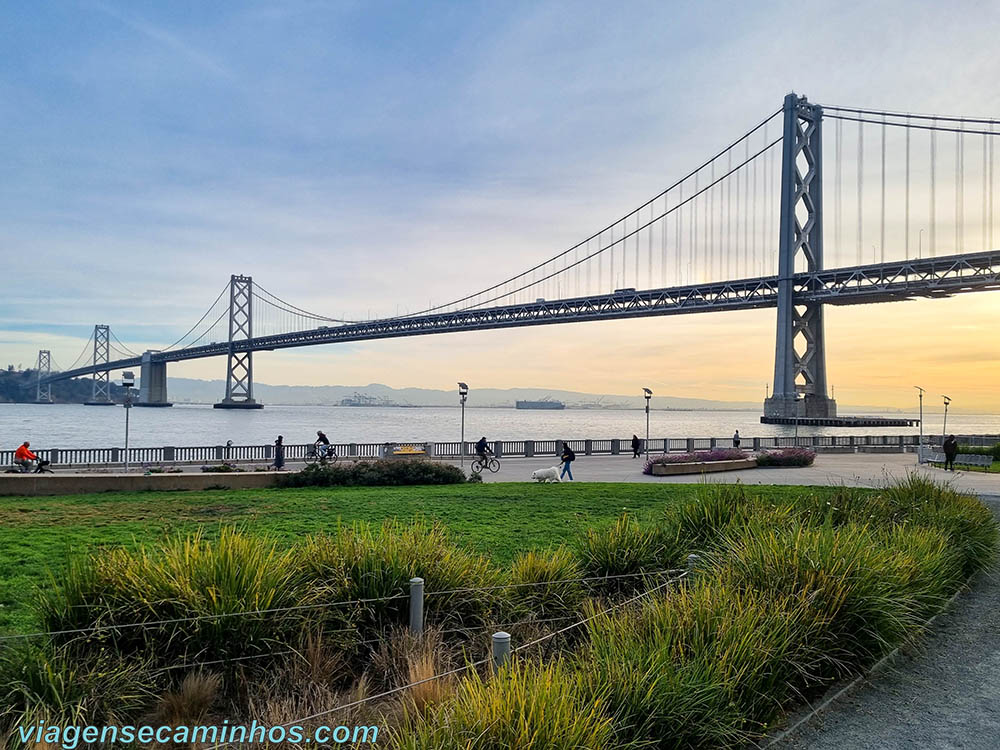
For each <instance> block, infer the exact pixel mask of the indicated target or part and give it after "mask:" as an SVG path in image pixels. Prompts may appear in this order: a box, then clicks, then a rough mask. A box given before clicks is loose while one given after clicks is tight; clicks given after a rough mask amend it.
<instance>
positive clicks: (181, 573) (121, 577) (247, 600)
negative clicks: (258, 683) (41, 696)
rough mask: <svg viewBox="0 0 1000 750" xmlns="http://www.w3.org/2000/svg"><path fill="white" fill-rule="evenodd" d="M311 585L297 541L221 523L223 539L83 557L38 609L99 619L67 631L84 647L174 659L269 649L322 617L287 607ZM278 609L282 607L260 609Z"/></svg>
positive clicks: (56, 625) (49, 614)
mask: <svg viewBox="0 0 1000 750" xmlns="http://www.w3.org/2000/svg"><path fill="white" fill-rule="evenodd" d="M304 595H305V590H304V588H303V586H302V584H301V581H300V580H299V578H298V576H297V575H296V571H295V568H294V566H293V565H292V553H291V552H290V551H283V550H279V549H278V548H277V546H276V544H275V543H274V542H273V541H268V540H266V539H261V538H259V537H257V536H252V535H249V534H246V533H244V532H242V531H239V530H236V529H232V528H223V529H222V531H221V533H220V534H219V538H218V539H215V540H209V539H207V538H206V537H205V536H204V535H203V534H202V533H201V532H197V533H195V534H192V535H190V536H188V537H180V538H174V539H168V540H166V541H164V542H163V543H162V544H161V545H159V546H157V547H155V548H149V547H141V548H139V549H136V550H128V549H124V548H116V549H110V550H97V551H95V552H92V553H90V554H89V555H87V556H84V557H81V558H77V559H75V560H73V561H71V563H70V564H69V566H68V567H67V568H66V569H65V571H64V572H63V574H62V575H61V576H60V577H58V578H56V577H53V580H52V585H51V587H50V589H49V590H48V591H46V592H44V593H43V594H41V596H40V599H39V614H40V615H41V620H42V623H43V624H44V626H45V629H46V630H73V629H78V628H94V627H97V628H101V630H98V631H96V632H92V633H89V634H88V636H87V638H85V639H81V638H79V637H76V636H74V635H73V634H69V635H67V636H59V638H60V639H62V640H66V641H69V640H72V641H73V643H74V648H77V649H80V650H82V651H84V652H87V653H90V652H96V651H100V650H102V649H105V648H107V649H113V650H115V651H117V652H118V653H122V654H144V653H148V654H149V655H150V658H152V659H154V660H155V661H157V662H159V663H162V662H168V663H176V662H179V661H182V660H185V659H188V658H192V660H197V659H202V660H206V659H221V658H228V657H232V656H244V655H248V654H258V653H265V652H267V651H269V650H271V649H272V647H273V644H274V642H275V641H276V640H278V641H283V642H284V641H287V640H289V639H294V638H295V637H297V634H298V633H299V632H300V631H301V629H302V627H303V625H304V623H306V622H313V621H315V620H316V619H322V618H323V613H322V612H316V611H310V610H306V611H299V610H289V609H288V608H292V607H297V605H300V604H301V603H302V600H303V596H304ZM275 609H278V610H282V611H279V612H271V613H264V612H261V610H275ZM136 623H140V624H141V625H140V626H135V624H136Z"/></svg>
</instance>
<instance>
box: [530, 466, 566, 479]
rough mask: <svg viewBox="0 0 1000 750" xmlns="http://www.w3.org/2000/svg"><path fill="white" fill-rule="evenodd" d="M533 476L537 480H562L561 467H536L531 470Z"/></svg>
mask: <svg viewBox="0 0 1000 750" xmlns="http://www.w3.org/2000/svg"><path fill="white" fill-rule="evenodd" d="M531 478H532V479H533V480H535V481H536V482H561V481H562V480H561V479H560V478H559V467H558V466H553V467H552V468H550V469H535V470H534V471H533V472H531Z"/></svg>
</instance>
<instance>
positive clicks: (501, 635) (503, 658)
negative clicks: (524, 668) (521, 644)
mask: <svg viewBox="0 0 1000 750" xmlns="http://www.w3.org/2000/svg"><path fill="white" fill-rule="evenodd" d="M508 661H510V633H505V632H504V631H502V630H501V631H500V632H498V633H494V634H493V667H494V668H495V669H500V667H502V666H503V665H504V664H506V663H507V662H508Z"/></svg>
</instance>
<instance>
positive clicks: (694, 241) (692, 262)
mask: <svg viewBox="0 0 1000 750" xmlns="http://www.w3.org/2000/svg"><path fill="white" fill-rule="evenodd" d="M694 195H696V196H697V195H698V173H697V172H695V173H694ZM699 202H700V201H699V199H698V198H695V199H694V200H693V201H691V250H690V251H689V252H688V284H694V283H695V280H694V279H695V276H694V272H695V268H696V267H697V263H698V260H697V258H698V203H699Z"/></svg>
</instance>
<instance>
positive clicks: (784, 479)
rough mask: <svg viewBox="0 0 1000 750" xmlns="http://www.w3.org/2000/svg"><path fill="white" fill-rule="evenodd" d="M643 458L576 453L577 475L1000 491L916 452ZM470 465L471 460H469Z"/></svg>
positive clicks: (511, 477)
mask: <svg viewBox="0 0 1000 750" xmlns="http://www.w3.org/2000/svg"><path fill="white" fill-rule="evenodd" d="M500 461H501V464H502V466H501V469H500V471H499V472H497V473H496V474H490V473H489V472H486V473H485V474H484V475H483V479H484V480H486V481H488V482H523V481H526V480H528V479H530V478H531V472H532V471H534V470H535V469H539V468H545V467H548V466H556V465H558V461H557V460H556V459H555V458H553V457H551V456H549V457H547V458H501V459H500ZM642 465H643V461H642V460H641V459H632V458H631V457H630V456H627V455H626V456H580V455H578V456H577V459H576V461H574V462H573V476H574V477H575V478H576V480H577V481H586V482H661V483H667V482H685V483H691V482H742V483H743V484H805V485H845V486H860V487H877V486H880V485H883V484H885V483H886V481H887V479H889V478H901V477H905V476H906V474H907V472H910V471H916V472H919V473H920V474H924V475H927V476H930V477H933V478H935V479H937V480H946V481H949V482H952V483H953V484H954V486H955V487H956V488H958V489H961V490H964V491H967V492H975V493H977V494H980V495H984V494H985V495H1000V474H986V473H984V472H981V471H978V472H977V471H955V472H951V471H948V472H946V471H944V470H942V469H935V468H933V467H927V466H918V465H917V457H916V454H915V453H820V454H819V455H817V456H816V463H814V464H813V465H812V466H808V467H804V468H788V469H784V468H775V469H747V470H745V471H725V472H717V473H713V474H704V475H701V474H681V475H677V476H669V477H651V476H646V475H645V474H643V473H642ZM466 469H468V462H466Z"/></svg>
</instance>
